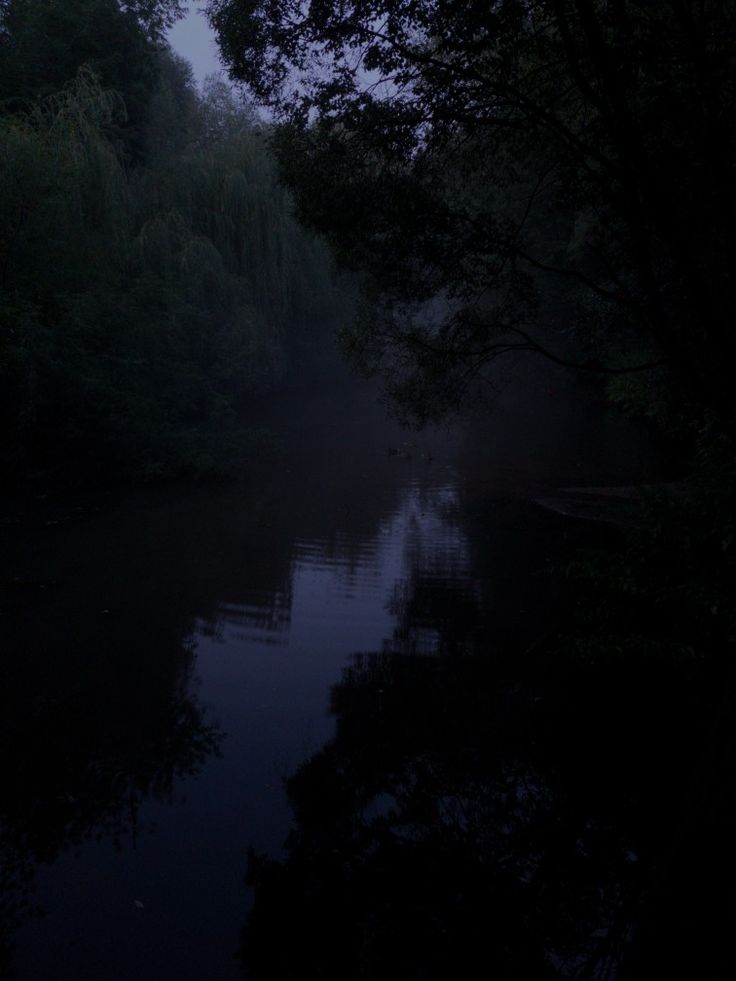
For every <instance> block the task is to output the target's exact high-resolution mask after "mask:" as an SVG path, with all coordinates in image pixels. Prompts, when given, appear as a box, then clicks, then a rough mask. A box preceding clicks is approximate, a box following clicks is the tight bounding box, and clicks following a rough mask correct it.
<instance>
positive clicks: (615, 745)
mask: <svg viewBox="0 0 736 981" xmlns="http://www.w3.org/2000/svg"><path fill="white" fill-rule="evenodd" d="M630 670H631V666H630V665H618V666H615V667H608V668H605V669H596V668H592V667H591V666H590V665H582V664H580V663H575V662H569V661H568V662H566V661H565V660H564V659H561V660H560V659H557V661H556V663H555V664H554V666H553V665H552V664H544V663H540V662H537V663H532V662H531V661H529V660H527V661H526V662H525V663H520V664H517V666H516V670H515V671H514V673H513V675H511V676H510V675H509V673H508V670H507V669H503V668H501V667H500V666H499V664H498V663H497V662H494V661H493V660H491V659H486V658H478V657H474V658H467V657H463V658H456V657H451V658H437V657H426V656H420V655H417V654H416V653H414V654H410V655H406V654H403V653H400V652H395V651H394V652H384V653H376V654H371V655H359V656H357V657H356V658H355V659H354V661H353V663H352V665H351V666H350V667H349V668H348V669H346V671H345V672H344V675H343V678H342V680H341V682H340V683H339V684H338V685H336V686H335V687H334V688H333V693H332V710H333V713H334V716H335V720H336V733H335V736H334V738H333V739H332V740H330V741H329V742H328V743H327V744H326V745H325V746H324V747H323V749H321V750H320V751H319V752H317V753H316V754H314V755H313V756H312V757H311V758H310V759H309V760H308V761H307V762H306V763H304V764H303V765H302V766H301V767H300V768H298V769H297V771H296V772H295V774H294V775H293V776H292V777H291V778H290V780H289V782H288V793H289V799H290V803H291V806H292V809H293V813H294V828H293V830H292V833H291V835H290V837H289V839H288V843H287V854H286V858H285V860H284V861H283V862H274V861H273V860H272V859H269V858H268V857H264V856H257V855H255V854H253V855H252V856H251V860H250V865H249V875H250V878H251V881H252V882H253V884H254V885H255V887H256V902H255V906H254V909H253V911H252V913H251V915H250V918H249V920H248V924H247V927H246V929H245V931H244V934H243V947H242V961H243V967H244V970H245V973H246V976H247V977H249V978H251V979H252V981H260V979H261V978H263V979H266V978H273V977H279V978H285V979H289V978H295V979H296V978H301V979H312V978H315V979H316V978H321V979H329V978H335V979H337V978H344V977H346V976H347V977H351V978H356V979H366V981H368V979H373V978H377V977H384V976H385V977H397V976H401V977H404V978H408V979H417V981H419V979H428V978H432V979H434V978H437V979H439V978H446V977H454V976H466V975H467V976H470V975H471V974H475V973H477V970H478V965H482V970H483V971H484V973H485V972H487V973H489V974H490V975H493V976H498V977H502V978H509V979H511V978H519V979H523V978H557V979H564V978H584V977H585V978H597V979H603V978H613V977H619V976H621V975H620V970H621V968H622V964H623V963H624V961H625V956H624V955H625V951H626V949H627V945H629V943H630V941H631V939H632V936H633V930H634V927H635V925H636V924H637V923H638V922H639V920H640V918H641V915H642V908H643V906H644V904H645V901H646V899H647V889H648V888H649V885H650V883H651V878H650V877H651V875H652V872H653V870H654V869H656V867H657V866H656V863H657V861H659V860H661V857H662V854H663V851H666V847H663V842H666V841H667V840H668V838H669V833H668V832H669V828H670V822H671V815H672V814H673V813H674V812H676V810H677V805H678V804H679V803H680V795H681V789H682V779H681V775H682V772H683V768H684V769H685V770H687V767H688V764H690V763H692V760H693V751H694V747H693V744H692V739H691V736H690V735H689V734H688V733H685V732H683V729H682V726H681V719H682V717H683V715H686V716H687V717H688V718H689V720H690V721H691V722H693V723H695V724H696V726H697V724H698V723H699V722H702V721H703V718H702V714H703V707H702V706H700V708H697V707H696V705H694V700H693V694H692V691H693V690H692V684H693V678H685V677H682V676H680V677H667V676H666V675H665V674H664V673H662V674H660V673H658V672H657V671H651V672H647V671H640V672H639V673H638V675H637V690H636V691H634V692H632V690H631V683H630V681H631V679H630ZM665 747H666V749H665ZM346 966H349V967H346ZM630 976H632V977H638V976H645V975H639V974H636V973H634V974H631V975H630Z"/></svg>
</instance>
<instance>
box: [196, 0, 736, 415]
mask: <svg viewBox="0 0 736 981" xmlns="http://www.w3.org/2000/svg"><path fill="white" fill-rule="evenodd" d="M208 11H209V17H210V21H211V23H212V24H213V25H214V27H215V29H216V30H217V32H218V36H219V40H220V44H221V48H222V52H223V55H224V57H225V59H226V61H227V63H228V65H229V67H230V71H231V74H232V75H233V76H234V77H235V78H237V79H240V80H242V81H243V82H245V83H246V84H247V85H248V86H249V87H250V89H251V90H252V91H253V93H254V94H255V96H256V97H257V98H258V99H260V100H261V101H262V102H263V103H264V104H265V105H267V106H268V107H269V108H270V109H271V111H272V112H273V113H274V114H275V116H276V117H277V119H279V120H280V121H281V123H282V124H283V126H282V130H281V135H280V138H279V141H278V144H277V145H278V148H279V156H280V160H281V164H282V169H283V172H284V174H285V176H286V179H287V181H288V183H289V184H290V185H291V186H292V187H293V188H294V190H295V193H296V196H297V200H298V204H299V207H300V213H301V216H302V218H303V219H305V220H306V221H308V222H309V223H310V224H311V225H313V226H314V227H316V228H317V229H319V230H320V231H322V232H323V233H325V234H326V235H327V236H328V238H329V239H330V240H331V241H332V243H333V245H335V246H336V248H337V249H338V251H339V252H340V253H341V255H342V257H343V258H344V260H345V261H346V262H347V263H348V264H349V265H352V266H353V267H355V268H357V269H360V270H361V271H362V272H363V273H364V274H365V277H366V279H365V282H366V286H367V291H368V292H369V293H371V294H372V296H373V298H374V301H376V302H374V305H373V310H372V311H371V313H370V315H369V317H368V319H367V326H366V325H365V324H364V325H363V327H362V328H358V329H357V330H353V332H352V333H351V335H350V338H349V342H350V343H351V344H352V346H353V349H354V350H357V351H358V353H359V354H361V355H362V356H363V357H364V359H366V360H367V362H368V363H369V364H370V365H373V366H374V367H375V366H386V365H388V366H389V367H390V370H391V371H392V373H393V388H394V391H395V393H398V394H399V395H401V394H402V393H403V394H404V396H405V398H406V399H408V401H409V403H410V407H411V403H412V400H414V401H416V400H417V396H418V393H421V392H423V391H424V392H427V393H429V394H428V397H427V399H422V398H419V402H418V405H419V409H420V414H428V413H429V412H430V411H431V409H432V405H433V404H434V405H437V404H439V405H440V406H444V405H447V404H455V403H456V402H457V401H458V400H459V399H460V398H461V397H462V395H463V394H464V393H465V392H466V390H467V387H468V385H469V384H471V383H472V382H473V380H475V379H477V378H479V377H482V376H483V374H484V373H485V371H486V368H487V366H488V364H489V363H490V362H492V361H493V360H495V359H496V358H497V357H498V356H499V355H501V354H506V353H509V352H515V351H536V352H542V353H547V354H550V355H552V356H553V357H554V358H555V359H556V360H560V361H562V362H578V363H582V364H583V365H584V366H585V367H587V368H589V369H593V370H598V371H602V372H621V371H632V370H639V369H641V368H643V367H650V366H652V365H654V364H656V363H659V362H666V365H667V370H668V372H669V375H670V377H671V379H672V383H673V384H674V386H675V389H676V391H677V393H678V395H679V397H680V398H683V399H686V400H688V401H690V402H691V403H692V404H694V405H697V406H698V407H699V409H700V410H704V409H706V408H707V409H708V410H710V411H715V412H716V413H717V414H718V415H719V416H720V417H721V418H723V419H729V420H730V421H731V423H733V415H734V408H733V399H732V397H731V394H730V392H731V387H732V386H731V374H732V371H733V364H734V356H736V339H735V337H734V333H733V331H732V328H731V325H732V324H733V321H734V315H735V314H736V309H734V305H735V301H734V295H735V294H734V291H733V288H732V287H733V283H732V276H731V257H732V251H733V249H732V246H733V228H734V227H735V224H734V219H736V195H735V192H734V187H735V186H736V185H735V184H734V180H733V177H734V165H735V159H736V156H735V154H734V149H735V143H736V127H735V126H734V122H733V114H732V112H731V108H730V107H731V106H732V104H733V100H734V95H735V94H736V92H735V88H736V48H734V46H733V43H732V39H733V37H734V36H736V4H735V3H734V2H733V0H725V2H724V0H703V2H699V3H694V2H690V0H652V2H646V3H644V2H642V0H534V2H523V0H495V2H492V3H487V2H485V3H480V2H476V0H474V2H470V3H468V2H466V0H463V2H461V0H444V2H438V0H367V2H361V3H358V2H352V3H350V2H348V3H340V4H335V5H333V4H328V3H323V2H312V3H308V4H305V3H302V2H300V0H210V2H209V4H208ZM540 299H541V301H543V302H542V305H541V306H540ZM591 304H592V305H594V306H595V308H596V310H597V316H598V319H601V318H603V319H607V320H608V321H609V322H610V321H611V320H613V323H614V325H615V330H614V331H613V332H611V330H610V329H609V330H608V331H606V332H605V334H604V339H603V341H602V340H601V338H600V336H598V335H596V336H592V335H591V333H590V331H589V332H588V341H589V342H592V347H591V348H590V349H589V350H587V351H584V352H583V354H582V355H581V354H580V351H579V350H578V351H577V352H576V354H575V355H573V354H572V353H571V351H570V349H569V347H565V345H564V344H563V346H562V348H560V347H559V346H557V347H553V346H552V345H554V343H555V341H554V339H553V338H551V337H550V334H551V331H550V329H549V328H550V325H551V326H552V327H554V326H564V325H566V324H569V321H570V320H571V318H572V317H573V316H574V315H577V316H578V317H579V316H580V315H581V314H582V316H583V319H584V320H586V321H588V322H590V320H591V316H590V313H591ZM576 310H577V314H575V311H576ZM377 314H380V316H377ZM550 314H551V315H550ZM437 396H439V399H440V401H439V403H437V401H436V398H437ZM433 400H434V401H433Z"/></svg>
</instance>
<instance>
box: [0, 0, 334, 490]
mask: <svg viewBox="0 0 736 981" xmlns="http://www.w3.org/2000/svg"><path fill="white" fill-rule="evenodd" d="M176 6H177V5H176V4H172V3H157V4H154V3H149V4H142V3H141V4H128V5H125V4H120V3H118V2H117V0H69V3H68V4H59V3H54V2H53V0H8V2H7V3H6V4H5V5H4V7H3V8H2V11H3V15H4V19H3V21H2V28H3V31H4V34H5V37H4V39H3V40H4V41H5V42H6V43H5V44H4V46H3V47H2V49H1V50H0V69H2V70H1V71H0V383H1V384H0V389H1V391H0V407H1V408H2V423H1V424H0V464H7V465H8V466H9V469H13V470H14V471H15V472H16V473H17V474H18V475H20V476H22V477H27V476H28V475H33V474H36V475H37V476H38V478H39V479H41V480H46V479H48V478H50V477H51V476H52V475H53V476H54V477H57V476H58V477H59V478H60V479H62V480H64V479H68V478H69V476H70V474H71V475H73V478H74V479H79V478H84V477H85V476H88V475H89V473H90V467H89V463H90V458H91V461H92V471H93V473H94V474H95V475H106V474H110V473H112V472H114V473H118V474H120V473H122V474H127V475H140V476H144V477H145V476H156V475H161V474H172V473H178V472H193V473H195V474H198V473H207V472H212V471H217V472H222V471H228V470H229V469H232V468H233V467H234V466H235V465H236V461H237V460H238V459H242V456H243V450H244V449H245V448H246V447H247V446H248V445H249V441H250V435H251V434H250V433H249V430H248V427H247V425H246V424H245V423H244V421H243V416H244V413H246V412H247V410H248V408H249V407H250V406H252V404H253V401H254V399H255V398H256V397H257V396H262V395H263V394H264V393H265V392H266V391H268V390H270V389H272V388H273V386H274V385H275V384H276V383H277V381H278V379H279V378H280V377H281V376H282V375H283V364H284V362H285V360H286V354H285V352H286V348H287V347H293V346H294V345H295V343H296V344H299V343H301V334H302V333H303V332H304V330H305V324H306V323H307V322H309V323H310V324H311V323H313V322H314V321H318V320H320V318H323V317H324V315H325V311H326V309H327V307H328V306H329V303H330V302H331V297H333V296H334V294H335V289H334V286H335V282H334V280H333V278H332V275H331V267H330V263H329V262H328V259H327V255H326V253H325V250H324V249H323V248H322V247H321V246H320V244H319V243H318V242H316V241H315V239H314V236H312V235H311V234H308V233H305V232H304V231H303V230H302V229H301V228H300V227H299V226H298V225H297V223H296V222H295V221H294V219H293V218H292V216H291V203H290V199H289V195H288V193H287V192H286V190H285V189H284V188H283V186H282V185H281V184H280V183H279V181H278V179H277V175H276V169H275V166H274V163H273V158H272V156H271V154H270V152H269V150H268V148H267V146H266V140H265V136H264V133H263V132H262V128H261V127H260V126H259V124H258V120H257V119H256V118H255V116H254V113H253V111H252V108H251V106H250V105H249V104H248V103H246V102H244V101H243V100H242V99H241V98H240V97H238V96H236V95H235V94H234V93H233V92H232V91H231V87H230V86H229V85H227V84H225V83H224V82H221V81H218V80H217V79H210V80H209V82H207V83H206V84H205V86H204V88H203V91H202V92H201V93H200V92H198V91H197V90H196V88H195V86H194V83H193V80H192V74H191V69H190V68H189V66H188V65H187V64H186V63H185V62H183V61H182V60H181V59H179V58H178V57H176V56H175V55H174V54H173V53H172V52H171V51H169V50H168V48H166V46H165V45H163V44H162V43H161V41H160V40H159V39H157V38H156V37H155V36H151V34H150V30H149V27H148V26H147V21H146V19H145V18H148V17H149V15H150V16H152V14H153V13H155V12H156V11H159V13H160V14H161V16H163V15H164V13H165V12H166V11H169V13H172V14H173V12H174V8H175V7H176ZM133 8H135V9H133ZM162 12H163V13H162ZM134 14H135V16H134ZM144 14H145V18H144ZM5 15H7V16H5ZM325 319H327V318H326V317H325ZM287 335H288V340H287ZM259 438H260V437H259ZM251 445H252V442H251Z"/></svg>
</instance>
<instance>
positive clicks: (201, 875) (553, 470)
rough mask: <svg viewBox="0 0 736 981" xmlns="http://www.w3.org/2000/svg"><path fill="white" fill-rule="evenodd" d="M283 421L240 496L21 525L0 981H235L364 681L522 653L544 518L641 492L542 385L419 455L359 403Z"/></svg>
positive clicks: (15, 520)
mask: <svg viewBox="0 0 736 981" xmlns="http://www.w3.org/2000/svg"><path fill="white" fill-rule="evenodd" d="M565 384H566V383H565ZM270 423H271V425H272V426H273V428H274V430H275V431H276V432H278V433H279V434H280V438H281V440H282V449H281V452H280V453H278V454H276V456H275V457H274V458H273V459H267V460H263V461H255V462H254V464H253V465H252V467H251V469H250V471H249V472H248V473H247V474H246V475H245V477H244V479H243V480H241V481H239V482H237V483H235V484H233V485H231V486H219V487H203V488H189V489H181V488H177V489H174V488H171V487H169V488H158V489H150V490H145V489H144V490H137V491H130V492H119V493H107V494H95V495H92V494H87V495H84V494H79V495H76V496H74V495H70V496H67V497H66V498H64V499H63V500H60V499H49V500H46V501H34V502H31V503H29V504H28V505H27V506H26V507H25V508H23V509H20V510H19V509H18V508H16V509H15V510H14V511H10V512H9V513H8V516H7V518H6V520H5V524H4V527H3V538H4V549H3V558H2V574H1V578H2V583H3V590H2V593H1V594H0V596H1V599H0V612H1V613H2V616H1V617H0V630H2V632H3V638H4V643H3V647H4V649H3V655H2V671H3V677H4V693H3V695H2V701H3V710H4V719H5V732H4V734H3V748H2V750H1V751H0V752H2V757H3V767H4V780H3V783H4V786H3V790H2V798H1V799H0V804H1V808H0V831H1V833H2V840H1V847H2V858H3V870H4V871H3V878H2V879H1V880H0V890H2V896H1V902H2V904H3V906H2V912H3V923H4V928H3V931H2V933H0V956H2V957H4V960H5V965H6V966H5V968H4V969H5V970H6V973H7V972H11V971H15V974H14V975H13V974H10V976H17V977H18V978H19V979H22V981H38V979H49V981H53V979H60V981H63V979H69V981H72V979H74V981H83V979H95V981H106V979H111V981H112V979H115V981H118V979H125V981H133V979H135V981H146V979H157V981H158V979H161V978H167V977H172V978H173V977H176V978H177V979H182V981H183V979H192V981H204V979H208V981H219V979H222V981H226V979H230V981H233V979H235V978H237V977H239V976H240V970H241V968H240V963H239V960H238V949H239V942H240V931H241V929H242V927H243V925H244V923H245V922H246V918H247V914H248V910H249V906H250V903H251V902H252V893H251V889H250V887H249V886H248V885H247V883H246V881H245V876H246V869H247V865H248V852H249V849H254V850H255V851H256V852H259V853H266V854H269V855H271V856H273V857H279V856H283V854H284V851H283V846H284V842H285V840H286V838H287V834H288V832H289V829H290V827H291V826H292V810H291V808H290V806H289V802H288V800H287V795H286V791H285V780H286V778H287V777H288V776H289V775H291V774H292V773H294V772H295V770H296V769H297V768H298V767H299V766H300V765H301V764H302V763H303V762H304V761H305V760H307V759H309V758H310V757H312V756H314V754H316V753H318V752H319V751H320V749H321V747H323V746H325V745H326V744H329V742H330V740H333V739H334V738H335V734H336V721H335V714H334V711H333V712H331V711H330V691H331V689H333V687H334V686H335V685H336V684H337V683H338V682H339V681H340V679H341V678H342V677H343V673H344V671H345V670H346V669H350V667H351V665H355V664H356V663H360V661H358V662H356V661H355V656H356V655H361V654H363V655H374V656H376V655H378V656H383V657H389V658H393V657H395V658H410V659H411V658H413V659H415V662H414V663H417V664H419V663H424V662H425V660H426V659H427V658H430V659H432V658H434V659H440V660H442V659H448V658H449V659H450V660H451V661H452V660H453V659H455V660H456V659H458V658H462V657H464V656H465V657H468V656H470V657H478V656H482V657H485V658H489V659H493V657H494V656H496V654H497V652H500V651H502V650H505V649H506V648H507V647H508V645H509V643H512V644H513V645H516V646H519V645H522V646H523V645H525V644H527V643H532V642H533V640H534V638H535V636H537V635H538V634H539V632H540V631H541V630H542V629H543V626H544V623H545V618H546V617H547V616H548V615H549V611H550V606H551V605H552V598H551V597H552V594H553V590H551V587H550V584H549V580H548V579H545V578H544V576H542V575H540V573H541V572H544V570H545V568H547V567H548V566H549V563H550V562H551V561H552V560H553V559H554V558H555V557H557V556H559V554H560V553H561V550H564V546H565V542H566V540H567V539H568V538H569V536H570V535H571V534H573V533H572V532H571V531H570V524H569V522H567V521H566V520H565V519H563V518H561V517H559V516H557V515H554V514H550V513H548V512H545V511H543V510H542V509H541V508H539V507H538V506H537V505H535V504H534V502H533V499H534V498H535V497H538V496H540V495H543V494H544V493H545V492H548V491H550V490H552V489H554V488H557V487H564V486H571V485H576V484H577V485H580V484H585V483H602V484H605V483H625V482H627V481H629V480H637V479H641V478H642V477H646V476H648V475H649V474H650V473H651V465H650V463H649V451H648V447H647V444H646V440H645V439H644V438H643V437H642V436H641V435H640V434H639V433H637V432H636V431H635V430H634V429H632V428H631V427H628V426H627V425H626V424H624V423H623V422H622V420H620V419H618V418H617V417H615V416H613V415H612V414H610V413H608V412H606V411H605V410H604V409H602V408H601V407H600V406H597V407H596V406H593V408H592V409H591V408H588V409H586V411H584V412H581V411H580V404H579V401H578V396H577V395H576V394H575V392H570V390H569V388H567V387H565V386H564V385H563V384H562V383H561V382H559V381H555V380H554V379H553V382H550V381H549V379H548V378H547V379H546V380H542V381H539V380H537V381H535V382H534V383H533V385H532V387H531V388H527V389H526V390H524V391H523V392H520V391H516V390H515V391H511V392H510V393H509V394H508V396H507V398H506V400H505V401H504V402H502V404H501V406H500V407H499V409H498V410H497V413H496V415H495V417H494V418H493V420H492V421H491V422H488V423H487V424H486V423H484V424H483V427H481V428H479V426H478V424H477V423H476V424H475V425H474V427H470V429H468V428H467V427H466V428H464V427H462V426H460V425H457V426H454V427H449V428H446V429H443V430H440V431H435V432H431V433H425V434H413V433H407V432H404V431H402V430H400V429H399V428H398V427H397V426H395V425H393V424H392V423H390V422H388V421H387V420H386V418H385V414H384V411H383V409H382V407H380V406H378V405H377V404H376V403H375V398H374V394H373V392H372V390H370V389H368V388H366V387H364V386H357V385H353V386H347V387H346V386H342V387H337V388H336V389H335V390H327V391H323V392H321V393H317V394H315V393H311V394H310V393H307V394H303V395H302V396H300V397H299V398H296V399H295V400H294V401H292V402H290V403H289V404H285V405H283V406H281V407H280V408H278V409H272V410H271V412H270ZM573 537H574V534H573ZM397 663H398V662H397ZM381 690H382V689H381ZM333 697H334V696H333ZM333 709H334V704H333ZM375 806H376V807H377V808H378V809H379V810H380V802H379V803H378V804H376V805H375ZM3 944H4V945H5V952H4V953H3Z"/></svg>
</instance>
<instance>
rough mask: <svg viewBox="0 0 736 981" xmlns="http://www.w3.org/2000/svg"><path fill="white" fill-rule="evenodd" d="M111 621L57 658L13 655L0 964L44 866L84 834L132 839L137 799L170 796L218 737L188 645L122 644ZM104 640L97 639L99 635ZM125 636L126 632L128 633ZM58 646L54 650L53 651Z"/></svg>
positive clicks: (0, 808)
mask: <svg viewBox="0 0 736 981" xmlns="http://www.w3.org/2000/svg"><path fill="white" fill-rule="evenodd" d="M114 634H115V631H114V628H112V629H110V630H105V631H103V632H102V634H101V636H100V640H101V643H100V646H99V648H97V649H92V648H90V647H89V646H88V645H87V644H80V646H79V647H78V648H77V649H76V651H73V650H71V649H66V650H64V651H62V652H61V653H63V654H64V655H65V656H64V657H59V658H55V657H50V656H49V650H48V649H44V648H43V647H38V648H37V647H34V646H31V647H29V648H28V650H27V652H26V656H25V657H15V658H8V660H7V662H6V672H5V678H4V690H3V694H2V699H1V701H2V705H1V708H2V713H1V714H0V719H1V720H2V721H1V723H0V724H1V726H2V738H0V772H2V777H3V791H2V795H0V870H1V871H0V973H2V976H3V977H6V976H7V977H12V968H11V954H12V939H11V938H12V934H13V933H14V931H15V929H16V928H17V927H18V925H19V923H20V922H21V921H22V920H23V919H24V918H25V917H26V916H28V915H30V914H32V913H33V912H41V911H40V910H36V908H35V907H34V901H33V883H34V877H35V874H36V869H37V867H38V866H39V865H40V864H45V865H50V864H51V863H53V862H54V861H55V860H56V859H57V858H59V857H60V855H61V854H62V853H63V852H65V851H67V850H69V849H70V848H74V847H76V846H78V845H80V844H81V843H82V842H84V841H87V840H90V839H97V840H99V839H102V838H103V837H104V838H108V839H112V840H113V841H115V842H116V844H118V846H121V845H122V842H123V840H124V839H128V841H129V842H130V843H131V844H132V846H133V847H135V843H136V839H137V836H138V834H139V832H140V831H141V830H142V829H141V828H140V827H139V823H140V822H139V816H138V812H139V808H140V806H141V804H142V803H143V802H144V801H145V800H148V799H156V800H161V801H166V800H169V799H171V796H172V790H173V786H174V782H175V780H176V779H177V778H179V777H181V776H184V775H187V774H194V773H195V772H197V771H198V770H199V769H200V768H201V767H202V765H203V764H204V761H205V760H206V759H207V757H208V756H210V755H211V754H213V753H217V752H218V751H219V743H220V739H221V734H220V733H219V731H218V730H217V727H216V726H213V725H212V724H210V723H209V722H208V721H207V719H206V718H205V711H204V710H203V708H202V706H200V705H199V704H198V702H197V700H196V698H194V697H193V695H192V693H191V670H192V666H193V662H194V652H193V650H192V649H191V648H190V647H188V646H187V645H176V644H173V643H170V644H169V646H168V649H167V648H166V647H163V648H159V649H156V648H155V646H154V647H151V648H148V647H144V648H142V649H139V650H136V649H135V648H133V649H125V643H126V635H125V634H124V633H121V632H120V631H117V635H118V640H117V642H116V641H115V640H114ZM103 637H104V642H102V641H103ZM129 639H130V637H129V636H128V640H129ZM55 653H59V652H58V651H55Z"/></svg>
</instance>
